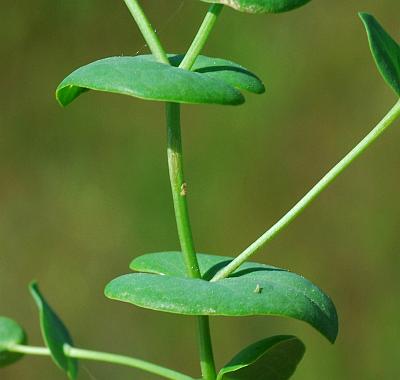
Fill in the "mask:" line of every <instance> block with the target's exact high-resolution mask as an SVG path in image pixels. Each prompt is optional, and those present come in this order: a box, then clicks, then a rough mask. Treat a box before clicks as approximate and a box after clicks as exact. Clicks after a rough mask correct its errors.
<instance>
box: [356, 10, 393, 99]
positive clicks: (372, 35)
mask: <svg viewBox="0 0 400 380" xmlns="http://www.w3.org/2000/svg"><path fill="white" fill-rule="evenodd" d="M359 15H360V18H361V20H362V21H363V23H364V26H365V29H366V30H367V34H368V40H369V45H370V48H371V52H372V55H373V57H374V59H375V62H376V65H377V66H378V69H379V71H380V73H381V74H382V76H383V78H384V79H385V81H386V83H387V84H388V85H389V86H390V87H392V88H393V90H394V91H395V92H396V94H397V95H399V96H400V46H399V44H398V43H397V42H396V41H395V40H394V39H393V38H392V37H391V36H390V35H389V34H388V33H387V32H386V30H385V29H384V28H383V27H382V26H381V25H380V24H379V22H378V21H377V20H376V19H375V17H374V16H372V15H370V14H368V13H360V14H359Z"/></svg>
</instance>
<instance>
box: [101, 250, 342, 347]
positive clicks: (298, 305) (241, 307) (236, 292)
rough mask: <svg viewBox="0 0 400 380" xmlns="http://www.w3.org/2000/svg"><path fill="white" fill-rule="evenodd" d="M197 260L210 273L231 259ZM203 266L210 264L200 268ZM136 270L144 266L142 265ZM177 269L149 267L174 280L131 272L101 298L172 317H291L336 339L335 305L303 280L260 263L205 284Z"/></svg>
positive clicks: (142, 263)
mask: <svg viewBox="0 0 400 380" xmlns="http://www.w3.org/2000/svg"><path fill="white" fill-rule="evenodd" d="M166 255H170V256H168V257H170V258H172V257H173V256H174V255H171V254H170V253H169V254H166ZM198 256H199V261H200V262H202V263H203V264H201V265H203V268H202V271H203V273H207V272H208V273H209V275H211V274H213V273H215V271H216V270H218V269H219V268H220V267H221V265H222V266H224V265H226V263H228V262H229V261H230V260H232V258H231V257H224V256H219V257H217V258H215V259H214V258H210V257H205V256H207V255H204V256H203V255H198ZM147 257H149V256H147ZM166 257H167V256H166ZM155 262H156V260H153V263H155ZM164 262H167V260H164ZM207 262H208V263H209V265H212V266H210V267H207V266H205V265H204V264H205V263H207ZM138 263H139V261H136V263H135V262H134V265H133V266H132V267H134V268H139V265H138ZM140 266H141V267H142V269H144V268H145V263H144V261H142V262H141V263H140ZM171 268H172V269H171ZM177 268H178V266H176V265H172V266H171V265H168V266H167V267H166V268H165V269H164V270H163V269H162V268H160V267H159V266H156V267H155V269H154V271H155V272H159V273H163V272H164V273H166V272H169V273H173V274H174V275H175V276H171V275H158V274H150V273H135V274H128V275H124V276H121V277H118V278H117V279H115V280H113V281H111V282H110V283H109V284H108V285H107V287H106V289H105V294H106V296H107V297H108V298H111V299H114V300H118V301H122V302H128V303H131V304H134V305H137V306H140V307H144V308H148V309H153V310H158V311H163V312H170V313H176V314H185V315H224V316H251V315H275V316H282V317H291V318H295V319H298V320H301V321H304V322H307V323H309V324H310V325H311V326H313V327H314V328H316V329H317V330H318V331H320V332H321V333H322V334H323V335H325V336H326V337H327V338H328V339H329V340H330V341H331V342H333V341H334V340H335V339H336V336H337V332H338V320H337V314H336V310H335V306H334V305H333V303H332V301H331V300H330V298H329V297H328V296H326V295H325V294H324V293H323V292H322V291H321V290H320V289H319V288H318V287H317V286H315V285H313V284H312V283H311V282H310V281H308V280H306V279H305V278H304V277H301V276H299V275H297V274H294V273H291V272H288V271H285V270H283V269H279V268H275V267H271V266H268V265H264V264H253V263H247V264H246V266H243V267H240V268H239V269H238V270H237V271H236V272H235V273H234V274H233V275H232V277H229V278H227V279H223V280H220V281H217V282H208V281H205V280H198V279H189V278H184V277H177V276H176V275H179V276H180V275H181V274H182V273H184V272H182V271H181V269H177ZM147 271H151V267H150V265H147Z"/></svg>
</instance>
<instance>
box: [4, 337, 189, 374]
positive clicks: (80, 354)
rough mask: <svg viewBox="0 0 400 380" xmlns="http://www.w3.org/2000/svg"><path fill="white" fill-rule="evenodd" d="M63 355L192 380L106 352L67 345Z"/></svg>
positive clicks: (35, 350) (26, 349) (37, 351)
mask: <svg viewBox="0 0 400 380" xmlns="http://www.w3.org/2000/svg"><path fill="white" fill-rule="evenodd" d="M9 351H10V352H17V353H20V354H27V355H39V356H50V355H51V353H50V350H49V349H48V348H47V347H32V346H22V345H15V346H12V347H10V348H9ZM64 354H65V355H66V356H68V357H70V358H75V359H84V360H93V361H98V362H104V363H111V364H117V365H123V366H127V367H131V368H137V369H141V370H143V371H146V372H150V373H154V374H155V375H159V376H161V377H164V378H166V379H170V380H193V378H192V377H190V376H187V375H185V374H183V373H180V372H176V371H173V370H171V369H169V368H165V367H161V366H159V365H156V364H153V363H149V362H147V361H144V360H140V359H136V358H131V357H129V356H124V355H116V354H111V353H108V352H98V351H91V350H84V349H81V348H75V347H71V346H68V345H65V346H64Z"/></svg>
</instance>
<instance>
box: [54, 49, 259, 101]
mask: <svg viewBox="0 0 400 380" xmlns="http://www.w3.org/2000/svg"><path fill="white" fill-rule="evenodd" d="M182 59H183V56H182V55H171V56H170V60H171V63H172V64H174V65H175V66H177V65H179V63H180V62H181V60H182ZM175 66H169V65H165V64H162V63H159V62H157V61H156V60H155V59H154V57H153V56H152V55H143V56H136V57H112V58H105V59H101V60H99V61H96V62H93V63H90V64H88V65H86V66H83V67H81V68H79V69H77V70H75V71H74V72H73V73H72V74H70V75H69V76H67V77H66V78H65V79H64V80H63V81H62V82H61V84H60V85H59V86H58V88H57V91H56V97H57V99H58V101H59V102H60V104H61V105H63V106H66V105H68V104H69V103H71V102H72V101H73V100H75V99H76V98H77V97H78V96H79V95H80V94H82V93H83V92H86V91H88V90H96V91H104V92H111V93H117V94H123V95H129V96H133V97H137V98H141V99H145V100H156V101H168V102H177V103H193V104H200V103H205V104H223V105H238V104H242V103H244V97H243V95H242V94H241V93H240V92H239V91H238V89H240V90H247V91H250V92H253V93H257V94H260V93H262V92H264V91H265V88H264V85H263V84H262V82H261V81H260V80H259V79H258V78H257V77H256V76H255V75H254V74H252V73H250V72H249V71H248V70H246V69H245V68H243V67H242V66H240V65H238V64H236V63H233V62H231V61H228V60H224V59H218V58H210V57H204V56H200V57H198V59H197V61H196V63H195V65H194V71H188V70H183V69H180V68H178V67H175Z"/></svg>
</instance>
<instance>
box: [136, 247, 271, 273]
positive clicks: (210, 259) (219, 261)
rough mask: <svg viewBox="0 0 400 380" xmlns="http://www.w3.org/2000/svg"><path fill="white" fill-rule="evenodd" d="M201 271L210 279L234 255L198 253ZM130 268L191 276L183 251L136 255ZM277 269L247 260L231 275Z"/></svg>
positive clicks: (138, 270) (139, 270) (137, 270)
mask: <svg viewBox="0 0 400 380" xmlns="http://www.w3.org/2000/svg"><path fill="white" fill-rule="evenodd" d="M197 260H198V262H199V267H200V273H201V275H202V277H203V278H204V279H205V280H210V279H211V278H212V277H213V276H214V275H215V274H216V273H217V272H218V271H219V270H220V269H222V268H223V267H224V266H225V265H227V264H228V263H229V262H230V261H231V260H232V257H228V256H217V255H207V254H203V253H199V254H197ZM129 267H130V269H132V270H134V271H136V272H145V273H154V274H161V275H168V276H175V277H189V276H188V275H187V271H186V266H185V262H184V260H183V256H182V252H178V251H172V252H156V253H147V254H145V255H142V256H139V257H136V258H135V259H134V260H133V261H132V262H131V264H130V266H129ZM257 268H258V269H261V270H262V269H265V268H271V269H277V268H275V267H272V266H268V265H265V264H258V263H253V262H246V263H244V264H242V265H241V267H240V268H239V269H237V270H236V271H235V272H234V273H233V274H232V275H231V277H234V276H237V275H241V274H243V271H254V270H255V269H257Z"/></svg>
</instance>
